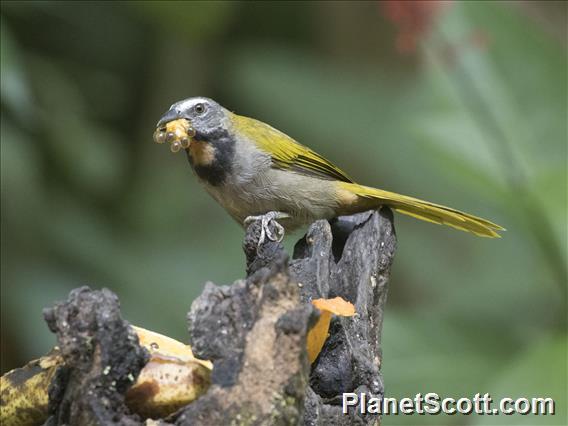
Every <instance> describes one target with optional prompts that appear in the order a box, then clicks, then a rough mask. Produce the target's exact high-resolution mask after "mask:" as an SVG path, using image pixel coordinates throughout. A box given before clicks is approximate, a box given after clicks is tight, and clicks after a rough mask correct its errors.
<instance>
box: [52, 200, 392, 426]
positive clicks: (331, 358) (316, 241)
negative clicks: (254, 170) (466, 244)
mask: <svg viewBox="0 0 568 426" xmlns="http://www.w3.org/2000/svg"><path fill="white" fill-rule="evenodd" d="M259 235H260V224H259V223H258V222H257V223H253V224H251V225H250V226H249V228H248V230H247V233H246V236H245V240H244V244H243V249H244V252H245V256H246V261H247V278H246V279H245V280H239V281H236V282H235V283H234V284H232V285H231V286H216V285H214V284H212V283H207V284H206V286H205V289H204V291H203V293H202V294H201V296H199V297H198V298H197V299H196V300H195V301H194V302H193V304H192V305H191V309H190V312H189V313H188V322H189V334H190V343H191V345H192V348H193V350H194V353H195V354H196V356H198V357H200V358H203V359H210V360H211V361H213V362H214V369H213V374H212V378H211V379H212V385H211V387H210V388H209V390H208V391H207V393H206V394H204V395H203V396H201V397H200V398H199V399H198V400H197V401H195V402H193V403H191V404H190V405H188V406H186V407H185V408H183V409H181V410H180V411H178V412H177V413H175V414H174V415H172V416H170V417H169V418H167V419H162V420H160V424H163V425H166V424H176V425H217V424H219V425H225V424H227V425H228V424H251V425H253V424H254V425H257V424H258V425H261V424H262V425H265V424H266V425H285V424H306V425H352V424H362V425H363V424H364V425H368V424H375V423H377V422H378V420H379V419H378V418H377V417H376V416H374V417H373V416H366V415H360V414H358V412H357V410H355V409H351V410H350V411H349V413H348V414H342V413H341V410H342V407H341V396H342V393H343V392H357V393H359V392H365V393H367V395H368V396H369V397H371V396H377V397H381V396H382V395H383V380H382V376H381V373H380V368H381V360H382V353H381V346H380V341H381V329H382V321H383V314H384V306H385V302H386V295H387V283H388V279H389V273H390V266H391V263H392V260H393V257H394V253H395V248H396V237H395V233H394V228H393V222H392V214H391V213H390V210H388V209H382V210H380V211H375V212H367V213H362V214H359V215H354V216H349V217H341V218H338V219H336V220H334V221H333V222H332V224H331V225H330V223H328V222H327V221H318V222H315V223H314V224H313V225H312V226H311V227H310V228H309V231H308V233H307V234H306V236H305V237H304V238H302V239H301V240H300V241H298V243H297V244H296V246H295V249H294V256H293V259H292V260H289V258H288V256H287V255H286V253H285V252H284V249H283V247H282V245H281V244H280V243H278V242H272V241H266V242H265V243H264V244H262V245H261V246H260V247H259V246H258V237H259ZM220 262H222V259H220ZM336 296H341V297H343V298H344V299H346V300H348V301H350V302H352V303H353V304H354V305H355V308H356V311H357V314H356V315H355V316H353V317H342V318H334V319H333V320H332V324H331V327H330V336H329V338H328V340H327V341H326V343H325V345H324V347H323V349H322V351H321V353H320V355H319V356H318V358H317V360H316V361H315V362H314V363H313V364H312V365H309V363H308V360H307V354H306V335H307V332H308V330H309V328H310V326H311V325H312V324H314V323H315V321H316V320H317V317H318V313H317V310H315V309H314V308H313V307H312V305H311V303H309V302H311V300H313V299H316V298H332V297H336ZM106 304H108V305H109V307H106ZM117 306H118V305H117V300H116V297H115V296H113V295H110V293H109V292H108V291H103V292H90V291H87V290H85V289H79V290H77V291H76V292H74V293H72V294H71V296H70V300H69V301H68V302H66V303H65V304H60V305H57V306H56V308H54V309H53V310H50V311H48V313H47V314H46V319H47V320H48V323H49V324H50V328H51V329H52V330H53V331H55V332H57V334H58V339H59V343H60V345H61V346H62V351H63V353H64V355H65V354H66V355H65V356H66V361H68V367H67V368H66V370H65V371H64V372H63V373H64V377H63V378H62V380H60V381H59V382H58V383H57V386H55V387H54V389H55V391H54V392H53V395H52V400H51V401H50V403H51V404H52V407H53V412H54V416H53V417H52V418H51V424H64V423H65V422H66V421H67V422H68V421H69V419H70V413H77V410H78V409H84V410H85V411H84V412H83V413H81V415H82V416H83V417H82V419H83V420H85V421H86V423H92V424H108V423H104V421H103V420H104V419H105V418H107V417H105V416H108V415H110V414H112V415H113V416H114V417H113V419H114V420H113V421H114V422H117V423H118V424H136V423H137V419H136V417H134V416H131V415H129V414H128V412H127V410H126V409H125V407H124V404H123V402H124V396H123V395H124V392H125V391H126V387H127V383H126V382H125V381H124V380H126V379H125V378H126V377H131V376H132V375H134V376H135V375H136V374H137V373H138V371H139V369H140V367H141V365H142V364H141V363H143V360H144V359H145V358H144V356H145V354H144V351H143V350H142V349H141V348H140V347H138V346H137V345H135V344H133V343H132V338H131V335H130V334H129V333H128V332H127V331H125V329H124V324H123V323H122V322H121V321H122V320H120V317H119V316H118V308H117ZM77 313H78V315H77V317H76V316H74V315H75V314H77ZM107 322H108V323H107ZM105 333H111V335H112V336H114V337H113V338H112V341H111V340H109V338H107V337H105V335H104V334H105ZM75 338H79V339H80V342H81V344H80V345H79V344H78V343H77V342H76V341H75V340H73V339H75ZM125 351H131V352H132V353H131V354H129V355H128V356H127V354H126V353H125ZM101 354H102V355H101ZM101 356H102V358H101ZM124 357H126V358H124ZM119 358H120V359H119ZM128 363H132V365H131V366H130V367H129V366H128V365H127V364H128ZM107 365H111V366H112V368H111V370H110V371H112V375H105V374H104V373H105V371H106V370H105V369H104V368H105V366H107ZM115 368H116V370H115ZM106 372H107V373H108V371H106ZM109 376H110V377H109ZM95 385H97V386H102V387H105V386H106V387H108V386H110V389H111V390H110V391H102V390H101V389H99V387H97V386H95ZM82 386H86V389H91V390H93V391H94V392H95V393H94V394H93V396H92V397H90V398H95V399H99V400H98V401H91V400H89V401H87V399H85V395H84V391H83V389H84V388H82ZM89 386H91V387H89ZM93 386H94V387H93ZM57 389H59V392H56V391H57ZM102 407H104V410H103V409H102ZM105 410H106V411H105ZM85 416H86V417H85ZM101 419H103V420H101ZM101 421H102V422H101ZM72 423H75V424H77V422H72ZM86 423H85V424H86Z"/></svg>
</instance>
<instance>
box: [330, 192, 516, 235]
mask: <svg viewBox="0 0 568 426" xmlns="http://www.w3.org/2000/svg"><path fill="white" fill-rule="evenodd" d="M340 185H341V186H342V188H343V189H345V190H347V191H349V192H351V193H354V194H356V195H357V196H359V197H362V198H364V199H368V200H369V201H370V202H371V203H370V204H371V205H372V204H375V202H376V205H386V206H389V207H391V208H393V209H394V210H396V211H398V212H400V213H403V214H406V215H409V216H412V217H415V218H417V219H421V220H425V221H427V222H432V223H437V224H444V225H448V226H451V227H453V228H456V229H460V230H462V231H467V232H472V233H474V234H475V235H479V236H480V237H489V238H500V237H501V236H500V235H499V234H498V233H497V231H504V230H505V228H502V227H501V226H499V225H497V224H495V223H493V222H490V221H488V220H486V219H482V218H480V217H477V216H473V215H471V214H468V213H464V212H461V211H459V210H455V209H452V208H449V207H445V206H441V205H439V204H434V203H430V202H428V201H422V200H419V199H417V198H412V197H407V196H405V195H400V194H396V193H394V192H389V191H383V190H382V189H376V188H371V187H368V186H363V185H358V184H356V183H346V182H341V183H340Z"/></svg>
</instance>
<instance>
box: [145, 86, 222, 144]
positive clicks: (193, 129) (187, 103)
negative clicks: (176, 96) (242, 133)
mask: <svg viewBox="0 0 568 426" xmlns="http://www.w3.org/2000/svg"><path fill="white" fill-rule="evenodd" d="M229 114H230V113H229V111H227V110H226V109H225V108H223V107H222V106H221V105H219V104H218V103H217V102H215V101H214V100H212V99H209V98H205V97H194V98H188V99H184V100H183V101H179V102H176V103H175V104H173V105H172V106H171V107H170V109H169V110H168V111H167V112H166V113H165V114H164V115H163V116H162V118H160V120H159V121H158V124H157V125H156V132H155V133H154V140H155V141H156V142H157V143H164V142H168V143H169V144H170V148H171V150H172V151H173V152H177V151H179V150H180V149H181V148H189V146H190V144H191V141H192V140H196V141H204V142H205V141H209V140H212V139H214V138H216V137H218V136H219V135H220V134H221V133H223V132H226V129H227V125H228V122H229V120H230V118H229Z"/></svg>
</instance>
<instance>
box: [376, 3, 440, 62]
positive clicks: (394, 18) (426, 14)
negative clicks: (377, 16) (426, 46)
mask: <svg viewBox="0 0 568 426" xmlns="http://www.w3.org/2000/svg"><path fill="white" fill-rule="evenodd" d="M450 3H451V1H441V0H387V1H382V2H380V7H381V9H382V12H383V14H384V15H385V17H386V18H387V19H388V20H389V21H391V22H392V23H393V24H394V25H395V26H396V27H397V29H398V35H397V38H396V48H397V50H398V51H399V52H401V53H412V52H414V51H415V50H416V48H417V46H418V42H419V41H420V39H421V38H423V37H424V36H425V35H427V34H428V32H429V31H430V29H431V27H432V25H433V22H434V19H435V18H436V17H437V16H438V15H439V14H440V12H441V11H442V9H444V8H445V7H446V6H448V5H449V4H450Z"/></svg>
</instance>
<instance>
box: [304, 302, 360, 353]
mask: <svg viewBox="0 0 568 426" xmlns="http://www.w3.org/2000/svg"><path fill="white" fill-rule="evenodd" d="M312 305H314V306H315V307H316V308H317V309H319V311H320V317H319V319H318V322H317V323H316V324H315V325H314V326H313V327H312V328H311V329H310V331H308V335H307V337H306V344H307V349H308V359H309V360H310V363H313V362H314V361H315V360H316V359H317V357H318V355H319V353H320V352H321V349H322V348H323V344H324V343H325V341H326V340H327V332H328V331H329V323H330V322H331V315H332V314H334V315H339V316H342V317H350V316H353V315H355V307H354V306H353V304H352V303H350V302H347V301H346V300H344V299H342V298H341V297H335V298H333V299H315V300H312Z"/></svg>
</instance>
